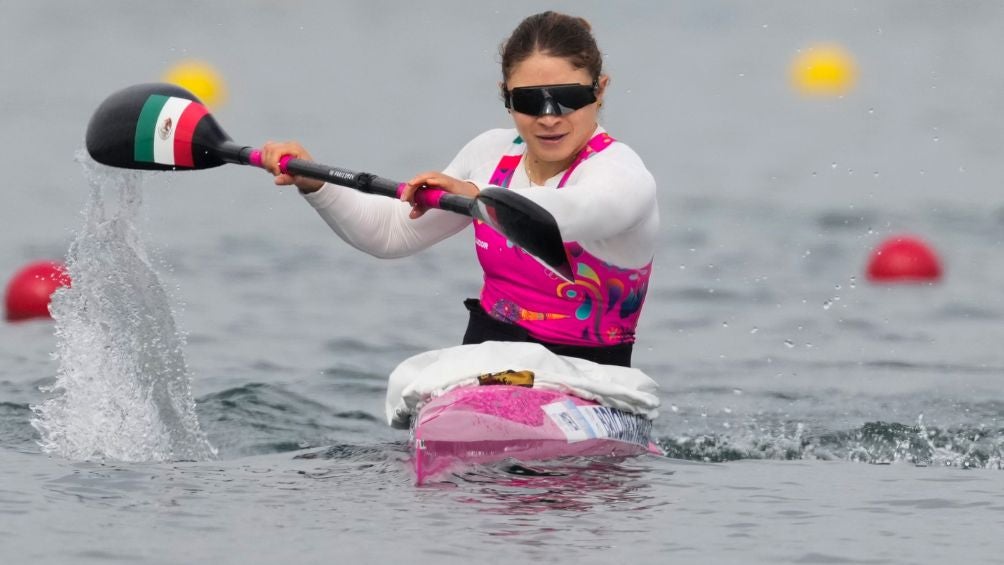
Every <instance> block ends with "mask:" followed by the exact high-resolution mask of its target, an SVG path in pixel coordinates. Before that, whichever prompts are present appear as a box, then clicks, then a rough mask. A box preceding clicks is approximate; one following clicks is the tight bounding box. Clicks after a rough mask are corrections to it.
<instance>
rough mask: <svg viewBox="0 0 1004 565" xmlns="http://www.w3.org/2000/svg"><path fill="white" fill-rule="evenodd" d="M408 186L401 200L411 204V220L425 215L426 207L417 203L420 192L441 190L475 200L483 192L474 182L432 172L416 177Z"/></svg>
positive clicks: (407, 183)
mask: <svg viewBox="0 0 1004 565" xmlns="http://www.w3.org/2000/svg"><path fill="white" fill-rule="evenodd" d="M405 184H406V185H407V186H406V187H405V189H404V192H402V193H401V200H404V201H406V202H409V203H411V214H410V215H409V217H410V218H412V219H415V218H420V217H422V214H424V213H425V207H423V206H422V205H420V204H418V203H417V202H415V195H416V194H417V193H418V191H419V190H422V189H426V188H431V189H439V190H443V191H445V192H449V193H450V194H459V195H461V196H467V197H468V198H474V197H475V196H477V195H478V193H479V192H480V191H481V190H480V189H479V188H478V187H477V185H475V184H474V183H473V182H469V181H462V180H459V179H455V178H453V177H451V176H448V175H444V174H443V173H437V172H435V171H430V172H427V173H421V174H419V175H416V176H415V178H413V179H411V180H410V181H408V182H406V183H405Z"/></svg>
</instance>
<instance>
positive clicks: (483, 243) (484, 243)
mask: <svg viewBox="0 0 1004 565" xmlns="http://www.w3.org/2000/svg"><path fill="white" fill-rule="evenodd" d="M474 245H477V246H478V247H480V248H481V249H488V242H487V241H484V240H482V239H475V240H474Z"/></svg>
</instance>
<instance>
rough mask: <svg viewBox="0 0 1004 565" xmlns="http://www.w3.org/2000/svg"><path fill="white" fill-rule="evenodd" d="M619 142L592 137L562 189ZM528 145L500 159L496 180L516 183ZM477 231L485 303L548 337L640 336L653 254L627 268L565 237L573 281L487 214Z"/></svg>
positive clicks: (605, 342)
mask: <svg viewBox="0 0 1004 565" xmlns="http://www.w3.org/2000/svg"><path fill="white" fill-rule="evenodd" d="M613 143H615V140H614V139H613V138H612V137H610V136H609V135H608V134H606V133H599V134H597V135H596V136H594V137H593V138H592V139H590V140H589V142H588V143H586V146H585V148H583V150H582V151H581V152H580V153H579V155H578V156H576V158H575V160H574V161H573V162H572V165H571V166H570V167H568V170H567V171H565V174H564V175H563V176H562V177H561V180H560V182H559V183H558V187H557V189H558V190H560V189H561V188H562V187H564V186H565V184H566V183H567V182H568V179H569V177H571V175H572V172H573V171H575V169H576V167H578V166H579V165H580V164H581V163H582V162H583V161H585V160H586V159H589V158H592V157H594V156H596V155H597V154H599V153H600V152H602V151H603V150H604V149H606V148H607V147H610V146H611V145H612V144H613ZM525 151H526V145H525V144H524V143H523V140H522V139H521V138H519V137H517V138H516V139H515V140H514V141H513V145H512V149H511V151H510V152H509V153H507V154H506V155H503V156H502V158H501V159H500V160H499V163H498V165H497V166H496V168H495V172H494V173H493V174H492V177H491V181H490V184H491V185H492V186H498V187H503V188H508V186H509V182H510V181H511V180H512V175H513V172H514V171H515V170H516V169H517V167H518V166H519V163H520V161H521V160H522V158H523V154H524V152H525ZM474 236H475V246H476V248H477V254H478V261H480V262H481V267H482V268H483V269H484V272H485V280H484V286H483V287H482V290H481V298H480V300H481V307H482V308H484V310H485V311H486V312H487V313H488V314H489V315H491V316H492V317H493V318H496V319H498V320H502V321H505V322H509V323H513V324H517V325H519V326H520V327H522V328H524V329H526V331H527V332H529V334H530V336H531V337H533V338H534V339H538V340H540V341H543V342H547V343H558V344H567V345H577V346H586V347H608V346H613V345H620V344H624V343H634V340H635V328H636V327H637V325H638V317H639V315H640V314H641V307H642V303H643V302H644V301H645V293H646V291H647V290H648V281H649V275H650V273H651V269H652V263H651V261H650V262H649V263H648V264H647V265H645V266H644V267H641V268H637V269H625V268H621V267H618V266H616V265H612V264H610V263H607V262H604V261H603V260H601V259H599V258H597V257H595V256H593V255H592V254H590V253H589V252H588V251H586V250H585V249H583V248H582V246H581V245H579V244H578V243H576V242H565V251H566V252H567V253H568V260H569V264H570V265H571V267H572V272H573V273H574V276H575V280H574V281H573V282H569V281H566V280H563V279H562V278H560V277H559V276H557V275H556V274H554V273H553V272H552V271H551V270H550V269H548V268H547V267H544V266H543V265H542V264H541V263H540V262H538V261H537V260H536V259H534V258H533V257H532V256H531V255H529V254H527V253H526V252H525V251H523V250H522V249H521V248H519V247H516V246H515V245H513V243H512V242H510V241H508V240H507V239H506V238H505V237H503V236H502V235H501V234H499V233H498V232H497V231H495V230H494V229H492V228H491V227H490V226H488V225H487V224H485V223H483V222H481V221H478V220H475V221H474Z"/></svg>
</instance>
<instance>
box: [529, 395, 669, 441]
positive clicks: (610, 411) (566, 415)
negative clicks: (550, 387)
mask: <svg viewBox="0 0 1004 565" xmlns="http://www.w3.org/2000/svg"><path fill="white" fill-rule="evenodd" d="M541 408H543V409H544V412H545V413H546V414H547V415H548V417H549V418H551V421H552V422H554V424H555V425H556V426H558V428H560V429H561V431H562V433H564V434H565V437H566V438H567V439H568V443H575V442H577V441H585V440H587V439H596V438H612V439H618V440H621V441H626V442H630V443H636V444H639V445H647V444H648V440H649V435H650V434H651V432H652V422H651V421H649V420H646V419H645V418H643V417H641V416H637V415H634V414H630V413H627V412H623V411H621V410H617V409H616V408H610V407H609V406H578V405H576V404H575V403H574V402H572V401H571V400H564V401H561V402H554V403H552V404H546V405H544V406H542V407H541Z"/></svg>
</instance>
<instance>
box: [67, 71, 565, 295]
mask: <svg viewBox="0 0 1004 565" xmlns="http://www.w3.org/2000/svg"><path fill="white" fill-rule="evenodd" d="M87 152H88V153H90V155H91V157H92V158H93V159H94V160H95V161H97V162H99V163H103V164H105V165H109V166H112V167H120V168H125V169H143V170H153V171H178V170H198V169H208V168H212V167H218V166H220V165H223V164H225V163H233V164H236V165H252V166H255V167H262V162H261V150H259V149H255V148H253V147H249V146H244V145H238V144H236V143H234V142H233V141H231V139H230V136H228V135H227V134H226V133H225V132H224V131H223V128H221V127H220V125H219V124H218V123H217V122H216V120H215V119H214V118H213V116H212V114H210V113H209V111H208V110H207V109H206V107H205V106H204V105H203V104H202V103H201V102H199V100H198V99H197V98H196V97H195V96H193V95H192V93H190V92H188V91H187V90H185V89H183V88H181V87H179V86H175V85H173V84H164V83H151V84H139V85H135V86H130V87H128V88H125V89H122V90H120V91H118V92H116V93H114V94H112V95H111V96H109V97H108V98H106V99H105V101H104V102H102V103H101V105H100V106H98V109H97V110H95V112H94V115H93V116H92V117H91V122H90V124H88V126H87ZM279 168H280V169H281V170H282V172H284V173H288V174H292V175H301V176H305V177H310V178H313V179H317V180H322V181H325V182H330V183H333V184H337V185H341V186H346V187H349V188H354V189H356V190H359V191H362V192H367V193H370V194H379V195H381V196H389V197H391V198H399V197H400V194H401V192H402V191H403V190H404V186H405V185H404V184H403V183H398V182H395V181H392V180H388V179H385V178H381V177H378V176H376V175H373V174H370V173H360V172H355V171H350V170H347V169H342V168H339V167H331V166H328V165H322V164H320V163H315V162H313V161H307V160H303V159H294V158H292V157H290V156H286V157H283V158H282V159H281V160H280V162H279ZM415 198H416V201H417V202H418V203H419V204H420V205H422V206H424V207H426V208H439V209H441V210H448V211H450V212H455V213H457V214H463V215H465V216H470V217H472V218H477V219H478V220H481V221H483V222H485V223H487V224H488V225H490V226H491V227H492V228H494V229H495V230H496V231H498V232H499V233H501V234H502V235H504V236H505V237H506V238H508V239H509V240H510V241H512V242H513V243H515V244H516V245H518V246H520V247H522V248H523V249H525V250H526V251H527V253H530V254H531V255H533V256H535V257H536V258H537V259H539V260H540V261H541V262H542V263H543V264H544V265H546V266H548V267H549V268H550V269H551V270H552V271H554V272H555V273H557V274H558V275H560V276H562V277H564V278H565V279H566V280H573V275H572V269H571V266H570V265H569V264H568V256H567V254H566V253H565V245H564V243H563V242H562V240H561V232H560V231H559V230H558V225H557V223H556V222H555V221H554V217H553V216H552V215H551V213H550V212H548V211H547V210H545V209H544V208H542V207H540V206H539V205H538V204H536V203H535V202H533V201H531V200H528V199H527V198H524V197H522V196H520V195H518V194H516V193H514V192H512V191H509V190H505V189H502V188H486V189H484V190H482V191H481V192H480V194H478V196H477V197H475V198H468V197H466V196H461V195H458V194H450V193H448V192H445V191H442V190H438V189H432V188H425V189H421V190H419V191H418V193H417V194H416V197H415Z"/></svg>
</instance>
